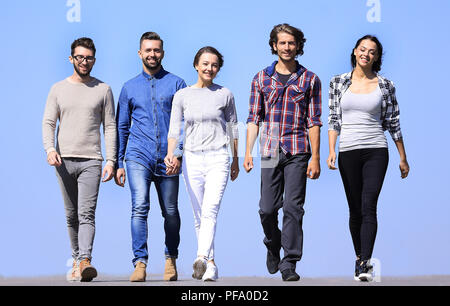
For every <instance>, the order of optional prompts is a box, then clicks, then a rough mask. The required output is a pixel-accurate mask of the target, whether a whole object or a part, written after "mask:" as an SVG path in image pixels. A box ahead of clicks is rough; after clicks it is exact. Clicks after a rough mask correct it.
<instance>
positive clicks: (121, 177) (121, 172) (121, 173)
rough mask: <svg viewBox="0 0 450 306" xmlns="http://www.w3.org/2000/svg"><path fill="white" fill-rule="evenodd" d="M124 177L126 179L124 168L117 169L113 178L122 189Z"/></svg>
mask: <svg viewBox="0 0 450 306" xmlns="http://www.w3.org/2000/svg"><path fill="white" fill-rule="evenodd" d="M126 177H127V175H126V173H125V169H124V168H119V169H117V171H116V175H115V176H114V181H115V182H116V184H117V185H119V186H120V187H124V186H125V181H126Z"/></svg>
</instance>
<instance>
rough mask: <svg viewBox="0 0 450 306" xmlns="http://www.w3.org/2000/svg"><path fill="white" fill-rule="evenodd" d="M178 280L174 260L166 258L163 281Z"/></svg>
mask: <svg viewBox="0 0 450 306" xmlns="http://www.w3.org/2000/svg"><path fill="white" fill-rule="evenodd" d="M177 279H178V273H177V265H176V262H175V258H167V259H166V266H165V268H164V280H165V281H176V280H177Z"/></svg>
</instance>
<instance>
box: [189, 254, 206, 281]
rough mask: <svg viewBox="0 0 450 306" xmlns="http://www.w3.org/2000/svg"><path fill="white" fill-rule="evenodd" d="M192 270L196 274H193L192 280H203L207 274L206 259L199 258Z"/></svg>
mask: <svg viewBox="0 0 450 306" xmlns="http://www.w3.org/2000/svg"><path fill="white" fill-rule="evenodd" d="M192 269H193V270H194V272H193V273H192V278H195V279H202V277H203V274H205V271H206V259H205V258H203V257H198V258H197V259H196V260H195V261H194V264H193V265H192Z"/></svg>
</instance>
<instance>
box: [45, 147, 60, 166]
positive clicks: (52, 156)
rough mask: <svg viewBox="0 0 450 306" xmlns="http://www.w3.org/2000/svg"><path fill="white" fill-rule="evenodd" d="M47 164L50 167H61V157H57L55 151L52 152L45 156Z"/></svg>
mask: <svg viewBox="0 0 450 306" xmlns="http://www.w3.org/2000/svg"><path fill="white" fill-rule="evenodd" d="M47 162H48V164H49V165H50V166H56V167H59V166H61V165H62V161H61V156H59V154H58V152H56V151H52V152H50V153H48V154H47Z"/></svg>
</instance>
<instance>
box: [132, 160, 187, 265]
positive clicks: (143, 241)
mask: <svg viewBox="0 0 450 306" xmlns="http://www.w3.org/2000/svg"><path fill="white" fill-rule="evenodd" d="M126 167H127V172H128V182H129V185H130V190H131V202H132V213H131V237H132V248H133V254H134V259H133V265H136V263H137V262H138V261H141V262H143V263H145V264H147V262H148V248H147V237H148V226H147V217H148V212H149V210H150V185H151V182H152V181H153V182H154V183H155V187H156V191H157V193H158V198H159V205H160V207H161V212H162V216H163V217H164V231H165V234H166V239H165V244H166V249H165V255H166V257H173V258H177V257H178V245H179V244H180V223H181V222H180V215H179V213H178V186H179V176H170V177H164V176H156V175H154V173H153V171H152V170H150V169H148V168H147V167H144V166H143V165H141V164H139V163H136V162H133V161H127V162H126Z"/></svg>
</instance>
